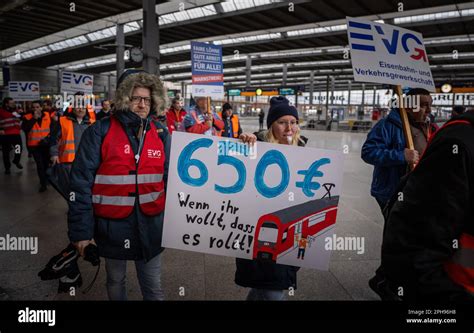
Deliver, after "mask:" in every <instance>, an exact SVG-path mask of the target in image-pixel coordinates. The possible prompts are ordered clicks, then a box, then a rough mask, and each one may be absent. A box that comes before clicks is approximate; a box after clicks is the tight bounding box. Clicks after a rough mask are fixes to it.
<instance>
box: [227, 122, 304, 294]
mask: <svg viewBox="0 0 474 333" xmlns="http://www.w3.org/2000/svg"><path fill="white" fill-rule="evenodd" d="M254 134H255V135H256V136H257V141H265V134H266V131H261V132H258V133H254ZM307 141H308V139H307V138H305V137H303V136H302V137H301V138H300V142H299V146H302V147H304V146H305V144H306V142H307ZM236 265H237V270H236V272H235V283H236V284H238V285H239V286H242V287H247V288H257V289H272V290H286V289H288V288H290V287H292V288H293V289H296V272H297V271H298V270H299V267H295V266H289V265H281V264H274V263H272V262H266V261H261V260H249V259H241V258H237V259H236Z"/></svg>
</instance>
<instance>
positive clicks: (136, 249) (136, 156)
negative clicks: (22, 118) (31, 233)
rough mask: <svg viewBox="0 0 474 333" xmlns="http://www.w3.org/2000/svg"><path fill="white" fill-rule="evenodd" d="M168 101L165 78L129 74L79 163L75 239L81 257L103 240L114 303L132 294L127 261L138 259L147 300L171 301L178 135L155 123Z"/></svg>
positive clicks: (84, 143) (73, 202)
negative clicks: (167, 296)
mask: <svg viewBox="0 0 474 333" xmlns="http://www.w3.org/2000/svg"><path fill="white" fill-rule="evenodd" d="M128 74H129V73H127V72H126V73H125V75H128ZM164 104H165V97H164V88H163V84H162V83H161V81H160V80H159V78H158V77H157V76H155V75H151V74H146V73H143V72H139V73H134V74H130V75H128V76H126V78H125V79H123V78H121V80H119V87H118V89H117V92H116V97H115V112H114V115H113V116H111V117H107V118H104V119H102V120H101V121H98V122H96V123H95V124H94V125H93V126H91V127H90V128H88V129H87V130H86V132H85V133H84V135H83V136H82V139H81V143H80V146H79V150H78V152H77V154H76V158H75V160H74V163H73V166H72V170H71V178H70V190H71V193H72V194H73V196H72V197H71V199H70V202H69V213H68V227H69V239H70V240H71V242H73V244H74V245H75V246H76V248H77V249H78V250H79V252H80V253H81V255H84V249H85V248H86V247H87V246H88V245H89V244H90V243H93V242H94V241H95V242H96V243H97V247H98V250H99V255H100V256H102V257H105V264H106V272H107V293H108V296H109V299H110V300H126V299H127V294H126V286H125V281H126V267H127V260H133V261H134V262H135V266H136V269H137V276H138V281H139V283H140V288H141V291H142V295H143V298H144V299H145V300H162V299H163V298H164V295H163V291H162V289H161V283H160V274H161V262H160V253H161V252H162V251H163V248H162V247H161V237H162V228H163V217H164V203H165V184H166V179H167V175H168V163H169V149H170V140H169V136H168V132H167V129H166V127H165V126H162V125H161V124H160V123H158V122H154V121H153V120H152V115H153V114H154V113H156V112H160V111H162V110H163V108H164Z"/></svg>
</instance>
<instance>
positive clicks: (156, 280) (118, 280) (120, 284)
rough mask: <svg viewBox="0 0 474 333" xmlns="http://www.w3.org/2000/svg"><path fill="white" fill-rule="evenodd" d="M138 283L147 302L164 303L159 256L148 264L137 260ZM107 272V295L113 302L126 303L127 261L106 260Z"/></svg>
mask: <svg viewBox="0 0 474 333" xmlns="http://www.w3.org/2000/svg"><path fill="white" fill-rule="evenodd" d="M135 268H136V270H137V277H138V282H139V284H140V289H141V291H142V296H143V300H145V301H162V300H164V298H165V295H164V292H163V290H162V289H161V258H160V255H157V256H156V257H154V258H153V259H151V260H150V261H148V262H145V260H136V261H135ZM105 270H106V272H107V295H108V296H109V300H111V301H126V300H127V291H126V288H125V283H126V274H127V261H126V260H118V259H109V258H106V259H105Z"/></svg>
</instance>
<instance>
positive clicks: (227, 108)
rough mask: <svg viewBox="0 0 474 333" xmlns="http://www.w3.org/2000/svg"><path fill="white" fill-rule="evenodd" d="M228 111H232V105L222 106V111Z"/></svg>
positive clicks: (225, 104)
mask: <svg viewBox="0 0 474 333" xmlns="http://www.w3.org/2000/svg"><path fill="white" fill-rule="evenodd" d="M227 110H232V105H230V104H229V103H224V105H222V111H227Z"/></svg>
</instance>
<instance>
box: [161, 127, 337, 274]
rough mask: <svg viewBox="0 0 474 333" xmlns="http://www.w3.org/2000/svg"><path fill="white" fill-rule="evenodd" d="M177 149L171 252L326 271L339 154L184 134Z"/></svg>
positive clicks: (171, 183)
mask: <svg viewBox="0 0 474 333" xmlns="http://www.w3.org/2000/svg"><path fill="white" fill-rule="evenodd" d="M171 151H172V154H171V160H170V167H169V178H168V188H167V199H166V208H165V222H164V230H163V244H164V246H165V247H170V248H176V249H183V250H189V251H196V252H203V253H210V254H218V255H225V256H231V257H239V258H247V259H259V260H271V261H274V262H278V263H283V264H289V265H295V266H304V267H314V268H318V269H327V265H328V261H329V253H328V251H326V250H325V249H324V238H325V237H328V236H331V235H332V229H333V227H334V224H335V222H336V213H337V205H338V201H339V191H340V188H341V181H342V154H341V153H339V152H335V151H329V150H321V149H313V148H300V147H293V146H286V145H275V144H268V143H263V142H258V143H257V144H256V145H255V146H254V147H249V146H248V145H245V144H243V143H241V142H238V141H236V140H229V139H222V138H215V137H207V136H201V135H196V134H189V133H181V132H177V133H175V134H173V140H172V149H171ZM303 250H304V251H303Z"/></svg>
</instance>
